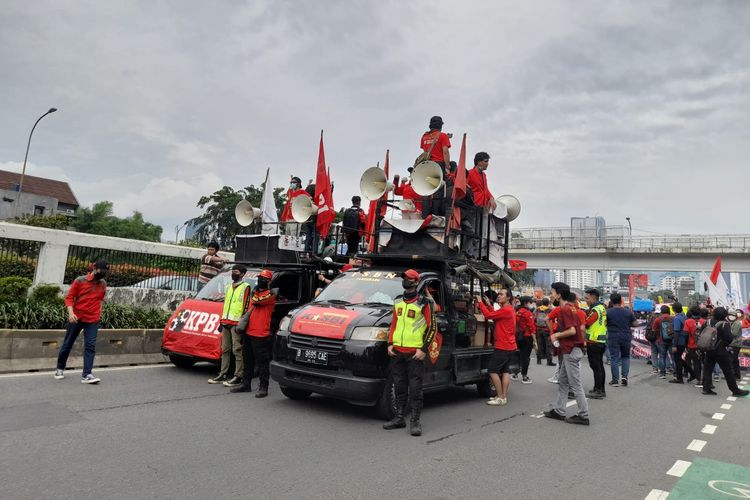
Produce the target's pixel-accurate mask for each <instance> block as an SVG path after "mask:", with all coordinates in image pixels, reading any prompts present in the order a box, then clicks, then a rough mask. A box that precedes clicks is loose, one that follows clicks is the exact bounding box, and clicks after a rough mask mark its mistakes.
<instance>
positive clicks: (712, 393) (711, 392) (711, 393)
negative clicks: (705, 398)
mask: <svg viewBox="0 0 750 500" xmlns="http://www.w3.org/2000/svg"><path fill="white" fill-rule="evenodd" d="M701 394H705V395H709V394H710V395H711V396H716V393H715V392H714V391H712V390H711V389H709V390H707V391H703V392H701Z"/></svg>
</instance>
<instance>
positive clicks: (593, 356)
mask: <svg viewBox="0 0 750 500" xmlns="http://www.w3.org/2000/svg"><path fill="white" fill-rule="evenodd" d="M606 350H607V344H604V343H601V342H594V343H591V344H587V345H586V355H587V356H588V357H589V366H590V367H591V371H592V372H594V390H595V391H599V392H604V381H605V379H606V372H605V370H604V351H606Z"/></svg>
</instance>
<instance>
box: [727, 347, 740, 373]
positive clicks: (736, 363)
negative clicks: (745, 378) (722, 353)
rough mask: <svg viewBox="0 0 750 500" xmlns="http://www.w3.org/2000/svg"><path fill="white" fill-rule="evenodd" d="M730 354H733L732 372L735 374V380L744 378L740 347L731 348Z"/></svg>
mask: <svg viewBox="0 0 750 500" xmlns="http://www.w3.org/2000/svg"><path fill="white" fill-rule="evenodd" d="M729 352H731V353H732V371H733V372H734V377H735V378H738V379H740V378H742V374H741V373H740V348H739V347H730V348H729Z"/></svg>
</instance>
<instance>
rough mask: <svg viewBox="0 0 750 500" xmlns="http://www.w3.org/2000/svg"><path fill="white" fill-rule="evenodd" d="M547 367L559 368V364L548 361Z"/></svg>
mask: <svg viewBox="0 0 750 500" xmlns="http://www.w3.org/2000/svg"><path fill="white" fill-rule="evenodd" d="M547 366H557V363H555V362H554V361H547Z"/></svg>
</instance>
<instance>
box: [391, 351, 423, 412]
mask: <svg viewBox="0 0 750 500" xmlns="http://www.w3.org/2000/svg"><path fill="white" fill-rule="evenodd" d="M391 377H393V385H394V387H395V389H396V406H397V407H398V408H400V409H401V413H402V414H403V413H404V410H405V409H406V398H407V395H408V398H409V403H410V404H411V409H412V412H413V413H414V412H416V413H417V414H419V412H420V411H421V410H422V405H423V400H424V396H423V394H422V379H423V378H424V360H422V361H419V360H416V359H414V357H413V355H412V354H401V353H399V352H398V351H397V352H396V356H395V357H394V358H393V360H392V361H391Z"/></svg>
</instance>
